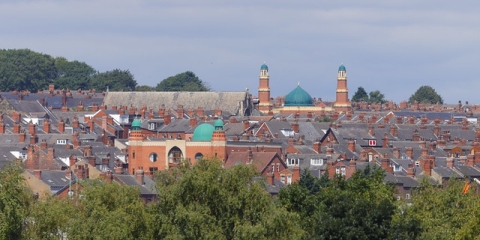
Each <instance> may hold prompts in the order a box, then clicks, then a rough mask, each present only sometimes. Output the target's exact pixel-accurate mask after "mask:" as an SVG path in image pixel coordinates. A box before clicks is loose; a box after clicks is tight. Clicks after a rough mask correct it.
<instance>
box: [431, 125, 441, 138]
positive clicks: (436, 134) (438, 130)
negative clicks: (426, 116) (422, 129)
mask: <svg viewBox="0 0 480 240" xmlns="http://www.w3.org/2000/svg"><path fill="white" fill-rule="evenodd" d="M440 132H441V128H440V127H439V126H438V125H437V124H435V126H434V127H433V134H434V135H435V136H437V137H440Z"/></svg>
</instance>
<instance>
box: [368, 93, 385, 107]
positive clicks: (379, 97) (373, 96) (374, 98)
mask: <svg viewBox="0 0 480 240" xmlns="http://www.w3.org/2000/svg"><path fill="white" fill-rule="evenodd" d="M368 101H369V102H371V103H382V104H383V103H385V95H383V93H381V92H380V91H378V90H375V91H372V92H370V98H369V99H368Z"/></svg>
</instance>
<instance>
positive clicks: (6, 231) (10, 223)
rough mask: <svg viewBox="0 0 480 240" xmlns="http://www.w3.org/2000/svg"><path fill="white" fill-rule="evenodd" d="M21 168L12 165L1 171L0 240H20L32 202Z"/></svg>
mask: <svg viewBox="0 0 480 240" xmlns="http://www.w3.org/2000/svg"><path fill="white" fill-rule="evenodd" d="M22 172H23V170H22V168H21V167H20V166H17V165H14V164H11V165H9V166H7V167H6V168H5V169H3V170H1V171H0V239H19V238H20V237H21V236H22V235H23V234H24V232H25V219H26V218H27V215H28V208H29V206H30V203H31V201H32V194H31V193H30V192H29V191H27V190H26V184H25V180H24V178H23V177H22V176H21V175H20V174H21V173H22Z"/></svg>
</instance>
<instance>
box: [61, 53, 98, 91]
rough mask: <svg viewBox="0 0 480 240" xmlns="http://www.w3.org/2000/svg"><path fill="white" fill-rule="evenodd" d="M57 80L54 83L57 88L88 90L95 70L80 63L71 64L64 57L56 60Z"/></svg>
mask: <svg viewBox="0 0 480 240" xmlns="http://www.w3.org/2000/svg"><path fill="white" fill-rule="evenodd" d="M55 68H56V70H57V78H56V79H55V81H54V84H55V87H56V88H65V89H88V88H90V80H91V78H92V76H93V75H94V74H95V72H96V71H95V69H93V68H92V67H90V66H89V65H88V64H86V63H84V62H79V61H73V62H69V61H68V60H67V59H66V58H64V57H57V58H56V59H55Z"/></svg>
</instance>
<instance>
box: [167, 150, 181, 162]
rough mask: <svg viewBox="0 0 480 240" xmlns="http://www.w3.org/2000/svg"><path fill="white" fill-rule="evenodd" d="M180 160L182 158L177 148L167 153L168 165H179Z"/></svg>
mask: <svg viewBox="0 0 480 240" xmlns="http://www.w3.org/2000/svg"><path fill="white" fill-rule="evenodd" d="M181 158H183V154H182V151H181V150H180V148H178V147H173V148H172V149H171V150H170V152H169V153H168V163H179V162H180V159H181Z"/></svg>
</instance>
